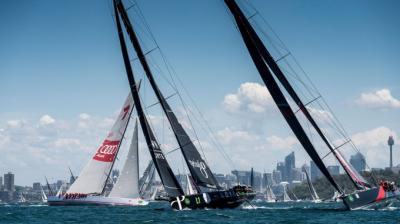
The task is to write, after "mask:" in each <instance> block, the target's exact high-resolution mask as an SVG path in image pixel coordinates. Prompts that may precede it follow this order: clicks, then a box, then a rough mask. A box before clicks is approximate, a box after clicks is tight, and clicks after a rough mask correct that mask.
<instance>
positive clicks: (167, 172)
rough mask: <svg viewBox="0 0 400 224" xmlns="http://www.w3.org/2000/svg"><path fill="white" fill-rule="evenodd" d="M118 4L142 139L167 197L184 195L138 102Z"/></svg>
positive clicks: (122, 49) (124, 55) (127, 65)
mask: <svg viewBox="0 0 400 224" xmlns="http://www.w3.org/2000/svg"><path fill="white" fill-rule="evenodd" d="M119 3H120V1H119V0H114V12H115V18H116V22H117V29H118V36H119V41H120V45H121V51H122V56H123V58H124V64H125V69H126V74H127V77H128V80H129V87H130V89H131V92H132V96H133V100H134V102H135V107H136V112H137V114H138V117H139V121H140V125H141V127H142V130H143V134H144V137H145V139H146V143H147V147H148V148H149V151H150V155H151V157H152V159H153V161H154V165H155V167H156V169H157V171H158V174H159V175H160V179H161V181H162V183H163V185H164V189H165V191H166V192H167V194H168V195H169V196H171V197H177V196H180V195H183V194H184V193H183V190H182V188H181V186H180V185H179V183H178V181H177V179H176V178H175V176H174V173H173V172H172V169H171V167H170V166H169V164H168V162H167V160H166V158H165V156H164V154H163V152H162V151H161V149H160V146H159V144H158V142H157V140H156V138H155V136H154V134H153V131H152V130H151V128H150V126H149V124H148V121H147V118H146V115H145V113H144V111H143V108H142V105H141V102H140V98H139V92H138V87H137V85H136V82H135V78H134V76H133V71H132V67H131V64H130V61H129V55H128V51H127V49H126V44H125V39H124V34H123V31H122V27H121V22H120V18H119V15H118V9H117V5H119Z"/></svg>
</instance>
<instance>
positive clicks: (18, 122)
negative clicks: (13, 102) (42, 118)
mask: <svg viewBox="0 0 400 224" xmlns="http://www.w3.org/2000/svg"><path fill="white" fill-rule="evenodd" d="M24 123H25V121H22V120H9V121H7V126H8V127H9V128H20V127H22V126H23V125H24Z"/></svg>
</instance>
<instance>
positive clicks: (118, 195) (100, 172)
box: [47, 94, 148, 206]
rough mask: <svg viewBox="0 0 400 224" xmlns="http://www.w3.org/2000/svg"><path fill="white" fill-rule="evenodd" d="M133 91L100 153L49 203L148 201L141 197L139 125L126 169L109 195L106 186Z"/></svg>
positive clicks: (124, 130) (98, 150) (139, 202)
mask: <svg viewBox="0 0 400 224" xmlns="http://www.w3.org/2000/svg"><path fill="white" fill-rule="evenodd" d="M132 101H133V99H132V95H131V94H129V95H128V97H127V98H126V100H125V103H124V105H123V107H122V110H121V112H120V113H119V115H118V118H117V120H116V121H115V123H114V125H113V127H112V129H111V131H110V132H109V134H108V135H107V137H106V139H105V140H104V141H103V143H102V145H101V146H100V147H99V148H98V149H97V151H96V153H95V154H94V156H93V157H92V159H91V160H90V161H89V163H88V164H87V165H86V167H85V168H84V169H83V170H82V171H81V173H80V175H79V178H77V179H76V180H75V181H74V183H73V184H72V185H71V187H70V188H69V189H68V190H67V192H66V193H65V194H63V193H62V187H61V188H60V190H59V192H58V193H57V194H56V196H49V197H48V199H47V203H48V204H49V205H124V206H136V205H146V204H148V202H147V201H145V200H143V199H141V198H140V197H139V186H138V179H139V178H138V173H137V172H138V128H137V124H136V125H135V129H134V133H133V137H132V143H131V145H130V148H129V152H128V156H127V159H126V161H125V164H124V167H123V170H122V173H121V175H120V177H119V179H118V180H117V183H116V185H115V186H114V188H113V189H112V191H111V192H110V194H109V196H106V195H105V187H106V183H107V182H108V180H109V178H110V174H111V170H112V168H113V166H114V162H115V160H116V157H117V155H118V152H119V148H120V146H121V141H122V139H123V137H124V134H125V132H126V128H127V126H128V123H129V120H130V116H131V113H132V109H133V102H132Z"/></svg>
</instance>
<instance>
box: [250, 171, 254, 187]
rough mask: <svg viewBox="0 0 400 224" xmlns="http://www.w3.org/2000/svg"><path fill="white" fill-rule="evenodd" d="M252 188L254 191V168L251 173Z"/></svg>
mask: <svg viewBox="0 0 400 224" xmlns="http://www.w3.org/2000/svg"><path fill="white" fill-rule="evenodd" d="M250 187H252V188H253V190H254V170H253V167H252V168H251V171H250Z"/></svg>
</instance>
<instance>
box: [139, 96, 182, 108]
mask: <svg viewBox="0 0 400 224" xmlns="http://www.w3.org/2000/svg"><path fill="white" fill-rule="evenodd" d="M175 95H177V93H173V94H171V95H169V96H167V97H165V99H166V100H167V99H169V98H171V97H173V96H175ZM158 104H160V102H156V103H153V104H151V105H149V106H147V107H146V108H151V107H153V106H155V105H158Z"/></svg>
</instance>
